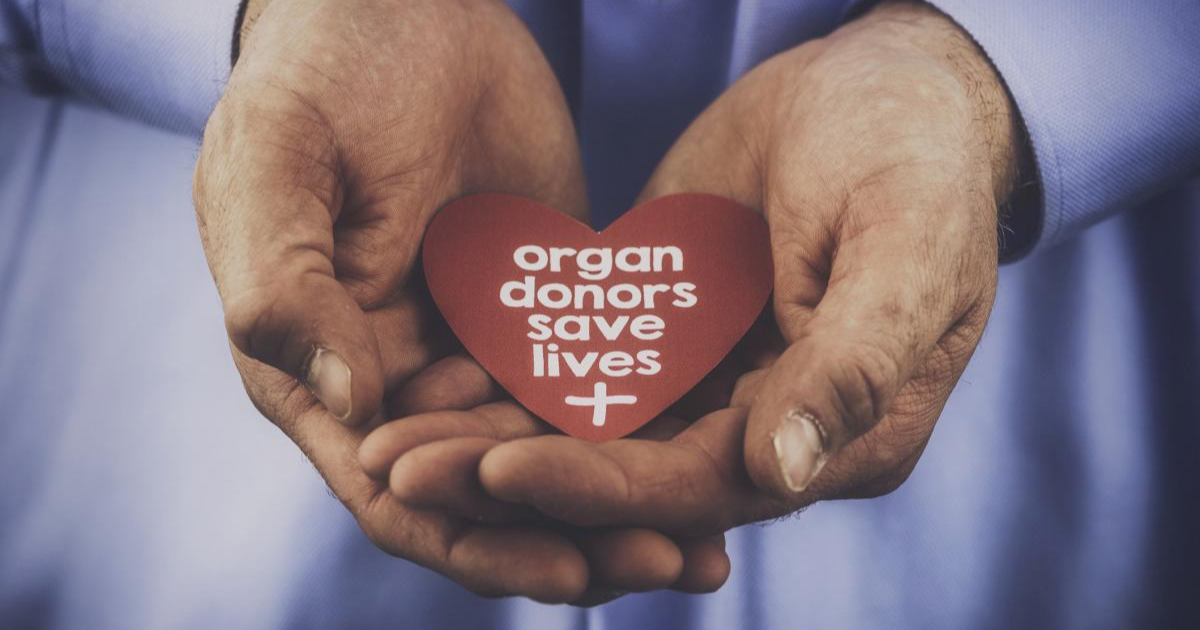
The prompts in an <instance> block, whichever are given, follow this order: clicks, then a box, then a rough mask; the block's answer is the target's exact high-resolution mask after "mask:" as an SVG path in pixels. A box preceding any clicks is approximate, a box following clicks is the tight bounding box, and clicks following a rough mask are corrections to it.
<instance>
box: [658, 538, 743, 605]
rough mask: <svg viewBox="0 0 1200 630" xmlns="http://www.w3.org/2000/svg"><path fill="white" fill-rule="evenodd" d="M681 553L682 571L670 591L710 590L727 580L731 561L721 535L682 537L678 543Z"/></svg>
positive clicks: (714, 589)
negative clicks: (683, 538)
mask: <svg viewBox="0 0 1200 630" xmlns="http://www.w3.org/2000/svg"><path fill="white" fill-rule="evenodd" d="M678 545H679V550H680V551H681V552H682V553H683V570H682V571H681V572H680V574H679V579H678V580H676V581H675V583H674V584H672V585H671V590H675V591H682V592H684V593H712V592H714V591H716V590H717V589H719V588H721V587H722V586H724V584H725V581H726V580H728V579H729V572H730V570H731V569H732V564H731V563H730V560H729V554H728V553H726V552H725V536H724V535H723V534H722V535H718V536H710V537H708V538H693V539H685V540H682V541H679V542H678Z"/></svg>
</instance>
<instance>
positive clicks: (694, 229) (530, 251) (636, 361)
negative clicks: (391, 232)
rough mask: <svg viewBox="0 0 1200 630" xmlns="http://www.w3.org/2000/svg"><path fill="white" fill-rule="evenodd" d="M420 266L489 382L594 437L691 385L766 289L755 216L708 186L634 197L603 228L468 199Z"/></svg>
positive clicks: (764, 239)
mask: <svg viewBox="0 0 1200 630" xmlns="http://www.w3.org/2000/svg"><path fill="white" fill-rule="evenodd" d="M552 248H557V249H552ZM564 248H569V250H568V249H564ZM671 248H674V249H671ZM606 250H607V252H608V254H605V253H604V252H605V251H606ZM572 251H573V252H574V254H572V253H571V252H572ZM518 260H520V261H521V265H518ZM423 261H424V266H425V277H426V280H427V282H428V284H429V290H430V292H431V293H432V295H433V299H434V301H435V302H436V303H437V306H438V308H439V309H440V310H441V312H442V314H443V315H444V316H445V318H446V321H447V322H448V323H449V324H450V327H451V328H452V329H453V330H454V333H455V334H456V335H458V338H459V339H460V340H461V341H462V343H463V345H464V346H466V348H467V350H468V351H469V352H470V353H471V354H472V355H473V356H474V357H475V358H476V359H477V360H478V361H479V363H480V364H481V365H483V367H484V368H485V369H486V370H487V371H488V372H489V373H491V375H492V376H493V377H495V379H496V381H497V382H499V383H500V384H501V385H502V386H504V387H505V388H506V389H507V390H508V391H509V393H511V394H512V395H513V396H514V397H515V398H516V399H517V400H518V401H520V402H521V403H522V404H524V405H525V407H527V408H528V409H529V410H530V411H532V412H533V413H535V414H537V415H538V416H540V417H541V418H543V419H544V420H546V421H547V422H549V423H551V424H553V425H554V426H556V427H558V428H559V429H562V430H563V431H564V432H566V433H569V434H571V435H573V436H576V437H579V438H583V439H586V440H593V441H603V440H611V439H616V438H619V437H621V436H624V435H628V434H629V433H631V432H633V431H635V430H637V429H638V428H639V427H641V426H642V425H644V424H646V423H647V422H649V421H650V420H651V419H653V418H654V417H655V416H657V415H658V414H660V413H662V412H663V411H664V410H665V409H666V408H667V407H669V406H670V405H671V404H672V403H673V402H675V401H676V400H678V399H679V398H680V397H681V396H683V394H685V393H686V392H687V391H688V390H689V389H691V388H692V387H693V386H694V385H695V384H696V383H697V382H699V381H700V379H701V378H703V377H704V376H705V375H706V374H707V373H708V372H709V371H711V370H712V369H713V368H714V367H715V366H716V365H717V363H719V362H720V361H721V359H722V358H724V357H725V355H726V354H728V353H729V351H730V350H731V349H732V348H733V346H734V344H736V343H737V342H738V340H739V339H741V338H742V336H743V335H744V334H745V333H746V331H747V330H748V329H749V328H750V325H751V324H752V323H753V322H754V320H755V318H756V317H757V316H758V314H759V313H760V312H761V311H762V308H763V305H764V304H765V303H766V300H767V297H768V296H769V295H770V293H771V284H772V267H771V254H770V240H769V237H768V233H767V225H766V223H765V222H764V221H763V219H762V217H761V216H759V214H758V213H756V212H754V211H752V210H750V209H748V208H745V207H743V206H741V205H738V204H737V203H734V202H732V201H729V200H727V199H723V198H721V197H716V196H713V195H702V194H680V195H672V196H669V197H662V198H659V199H655V200H654V201H650V202H647V203H644V204H641V205H639V206H637V207H636V208H634V209H632V210H630V211H629V212H628V213H626V214H625V215H624V216H622V217H621V218H620V219H618V220H617V221H616V222H615V223H613V224H612V225H611V226H609V228H608V229H606V230H604V231H603V232H600V233H597V232H595V231H593V230H592V229H591V228H589V227H588V226H586V225H584V224H583V223H580V222H579V221H576V220H575V219H573V218H571V217H569V216H567V215H565V214H563V213H561V212H559V211H557V210H554V209H552V208H549V207H546V206H543V205H541V204H539V203H537V202H534V201H531V200H529V199H524V198H520V197H513V196H509V195H500V194H479V195H473V196H470V197H464V198H462V199H459V200H457V201H454V202H452V203H450V204H448V205H447V206H446V207H444V208H442V210H441V211H440V212H439V213H438V214H437V216H436V217H434V219H433V221H432V223H431V224H430V226H429V230H428V232H427V233H426V234H425V245H424V254H423ZM556 261H557V264H555V263H556ZM606 262H607V264H606ZM555 268H557V269H558V270H557V271H555ZM606 269H607V270H608V273H607V275H605V270H606ZM530 283H532V285H531V284H530ZM686 283H690V284H691V285H693V286H692V287H691V288H690V289H689V287H688V285H687V284H686ZM531 286H532V289H533V290H532V292H531V291H530V290H529V288H530V287H531ZM589 286H594V288H587V287H589ZM647 286H650V287H653V288H650V289H647V288H646V287H647ZM578 287H584V288H578ZM568 293H569V294H570V295H569V296H568V295H567V294H568ZM648 295H649V299H647V296H648ZM689 296H690V297H689ZM505 300H507V305H506V301H505ZM564 300H566V302H567V303H566V304H563V302H564ZM530 304H531V306H530ZM689 304H690V306H689ZM564 316H565V317H567V319H560V318H563V317H564ZM655 317H657V318H661V322H660V321H658V320H656V319H655ZM531 318H532V319H531ZM547 320H549V321H547ZM533 321H536V322H538V323H540V324H541V325H540V326H539V325H535V324H534V323H533ZM659 324H661V328H660V327H659ZM585 325H586V327H587V333H588V336H589V338H588V339H587V340H583V339H580V337H582V336H583V330H584V327H585ZM555 332H557V333H558V336H553V337H550V338H546V339H542V337H547V336H548V335H554V334H555ZM535 337H537V338H536V339H535ZM552 344H553V346H552ZM554 346H556V347H557V352H555V351H554V350H555V347H554ZM555 365H557V376H555V375H554V373H555V371H556V370H555V369H554V366H555ZM656 365H657V371H656V368H655V366H656ZM598 398H599V399H604V400H606V401H607V403H606V404H603V405H595V404H594V403H595V401H596V399H598ZM601 409H602V410H603V413H600V410H601ZM597 422H602V424H597Z"/></svg>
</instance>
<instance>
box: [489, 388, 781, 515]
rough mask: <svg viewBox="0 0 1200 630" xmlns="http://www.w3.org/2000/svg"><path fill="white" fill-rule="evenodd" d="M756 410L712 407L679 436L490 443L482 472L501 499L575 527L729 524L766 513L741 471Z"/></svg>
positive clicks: (555, 437)
mask: <svg viewBox="0 0 1200 630" xmlns="http://www.w3.org/2000/svg"><path fill="white" fill-rule="evenodd" d="M746 413H747V412H746V410H744V409H726V410H722V411H718V412H716V413H713V414H710V415H708V416H706V417H704V418H702V419H700V420H699V421H697V422H696V423H694V424H693V425H691V426H690V427H689V428H688V429H687V430H685V431H684V432H682V433H680V434H679V435H678V436H676V437H675V438H674V439H672V440H671V441H669V442H652V441H648V440H629V439H626V440H616V441H613V442H605V443H601V444H594V443H590V442H585V441H582V440H577V439H573V438H570V437H566V436H560V435H548V436H542V437H535V438H530V439H524V440H515V441H512V442H507V443H504V444H501V445H499V446H496V447H495V448H493V449H492V450H490V451H488V453H487V454H486V455H485V456H484V458H483V461H481V462H480V464H479V477H480V481H481V482H482V483H483V487H484V488H485V489H486V490H487V492H488V494H490V495H492V496H493V497H496V498H497V499H500V500H502V501H507V502H510V503H521V504H525V505H529V506H532V507H534V508H536V509H537V510H538V511H540V512H542V513H543V514H546V515H547V516H549V517H551V518H554V519H557V520H562V521H566V522H569V523H572V524H575V525H580V526H600V525H620V524H631V523H636V524H638V525H641V526H646V527H651V528H654V529H658V530H660V531H664V532H668V533H671V534H673V535H674V534H688V535H695V536H707V535H711V534H714V533H719V532H724V531H726V530H728V529H729V528H730V527H733V526H735V525H739V524H741V523H744V522H749V521H751V520H758V519H757V518H755V517H757V516H759V515H760V513H763V512H766V509H765V506H759V505H756V503H755V501H754V497H753V496H752V494H751V493H750V492H747V491H748V490H753V487H752V485H751V484H750V482H749V479H748V478H746V477H745V474H744V472H742V469H741V466H742V462H741V453H742V437H743V436H744V434H745V427H746V425H745V419H746Z"/></svg>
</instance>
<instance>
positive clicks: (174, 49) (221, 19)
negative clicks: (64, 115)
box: [0, 0, 241, 136]
mask: <svg viewBox="0 0 1200 630" xmlns="http://www.w3.org/2000/svg"><path fill="white" fill-rule="evenodd" d="M240 4H241V0H0V81H2V82H5V83H10V84H15V85H17V86H18V87H21V88H24V89H27V90H31V91H34V92H41V93H47V92H48V93H65V94H69V95H72V96H74V97H76V98H79V99H81V100H83V101H86V102H89V103H93V104H95V105H98V106H101V107H104V108H107V109H110V110H112V111H114V112H117V113H119V114H122V115H126V116H129V117H132V118H135V119H137V120H140V121H143V122H147V123H150V124H153V125H156V126H159V127H162V128H164V129H168V130H171V131H176V132H181V133H185V134H190V135H194V136H199V135H200V133H201V132H202V130H203V129H204V123H205V121H207V119H208V115H209V114H210V113H211V112H212V109H213V107H215V106H216V103H217V100H218V99H219V98H220V96H221V93H222V91H223V89H224V86H225V83H226V81H227V80H228V78H229V72H230V57H231V51H232V44H233V35H234V24H235V22H236V20H237V14H238V10H239V8H240Z"/></svg>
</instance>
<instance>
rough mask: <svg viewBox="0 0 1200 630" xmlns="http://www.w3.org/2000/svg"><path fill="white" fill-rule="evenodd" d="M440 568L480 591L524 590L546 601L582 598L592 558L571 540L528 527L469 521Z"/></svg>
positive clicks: (491, 593) (526, 594) (502, 593)
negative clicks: (479, 524) (587, 557)
mask: <svg viewBox="0 0 1200 630" xmlns="http://www.w3.org/2000/svg"><path fill="white" fill-rule="evenodd" d="M441 572H443V573H445V574H446V576H447V577H449V578H451V579H452V580H454V581H456V582H458V583H460V584H462V585H463V586H465V587H467V588H468V589H470V590H471V591H473V592H475V593H476V594H479V595H483V596H487V597H502V596H508V595H521V596H524V597H529V598H530V599H533V600H535V601H539V602H542V603H547V604H557V603H566V602H570V601H574V600H577V599H579V598H580V597H581V596H582V595H583V593H584V591H585V589H586V588H587V584H588V564H587V560H586V559H585V558H584V556H583V554H582V553H580V551H579V549H578V547H576V546H575V545H574V544H573V543H572V542H571V541H570V540H568V539H566V538H564V537H562V536H559V535H556V534H552V533H548V532H545V531H539V530H535V529H529V528H524V527H495V526H471V527H470V528H469V530H468V532H467V533H466V534H464V535H462V536H461V537H460V538H458V539H457V540H456V541H455V542H454V543H453V545H452V547H451V548H450V551H449V553H448V554H447V557H446V564H445V566H444V568H443V569H442V570H441Z"/></svg>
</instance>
